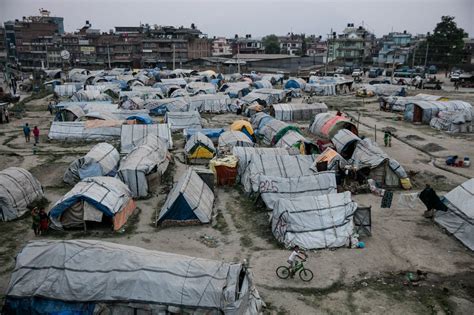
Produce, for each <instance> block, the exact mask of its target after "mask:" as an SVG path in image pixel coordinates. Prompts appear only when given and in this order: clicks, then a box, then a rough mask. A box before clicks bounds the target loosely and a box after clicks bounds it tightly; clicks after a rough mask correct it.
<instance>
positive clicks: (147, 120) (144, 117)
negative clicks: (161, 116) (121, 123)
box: [127, 114, 153, 125]
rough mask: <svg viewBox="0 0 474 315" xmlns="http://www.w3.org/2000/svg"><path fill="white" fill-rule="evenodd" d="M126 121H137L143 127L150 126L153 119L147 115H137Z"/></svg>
mask: <svg viewBox="0 0 474 315" xmlns="http://www.w3.org/2000/svg"><path fill="white" fill-rule="evenodd" d="M127 120H137V121H139V122H140V123H141V124H143V125H152V124H153V119H151V117H150V115H148V114H137V115H132V116H129V117H127Z"/></svg>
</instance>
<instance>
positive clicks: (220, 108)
mask: <svg viewBox="0 0 474 315" xmlns="http://www.w3.org/2000/svg"><path fill="white" fill-rule="evenodd" d="M188 99H189V111H198V112H200V113H226V112H228V111H229V105H230V104H231V103H232V100H231V99H230V97H229V96H228V95H224V94H197V95H195V96H191V97H189V98H188Z"/></svg>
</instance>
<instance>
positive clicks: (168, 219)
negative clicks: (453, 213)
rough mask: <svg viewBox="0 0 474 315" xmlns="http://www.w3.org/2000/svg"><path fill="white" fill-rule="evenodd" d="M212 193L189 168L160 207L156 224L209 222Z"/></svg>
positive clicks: (212, 201)
mask: <svg viewBox="0 0 474 315" xmlns="http://www.w3.org/2000/svg"><path fill="white" fill-rule="evenodd" d="M213 204H214V193H213V192H212V190H211V188H209V186H207V184H206V183H205V182H204V181H203V180H202V179H201V177H199V175H198V174H196V172H195V171H194V170H193V169H192V168H189V169H188V170H187V171H186V173H184V174H183V175H182V176H181V178H180V179H179V180H178V183H176V185H175V186H174V187H173V189H172V190H171V192H170V193H169V194H168V197H167V198H166V202H165V204H164V205H163V207H162V208H161V211H160V215H159V217H158V220H157V221H156V222H157V224H188V223H210V222H211V217H212V207H213Z"/></svg>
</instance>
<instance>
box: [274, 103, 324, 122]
mask: <svg viewBox="0 0 474 315" xmlns="http://www.w3.org/2000/svg"><path fill="white" fill-rule="evenodd" d="M327 111H328V107H327V105H326V104H324V103H313V104H305V103H301V104H291V103H286V104H273V105H272V106H271V107H270V114H271V115H272V116H273V117H275V118H276V119H279V120H282V121H295V120H311V119H313V117H314V116H315V115H317V114H319V113H326V112H327Z"/></svg>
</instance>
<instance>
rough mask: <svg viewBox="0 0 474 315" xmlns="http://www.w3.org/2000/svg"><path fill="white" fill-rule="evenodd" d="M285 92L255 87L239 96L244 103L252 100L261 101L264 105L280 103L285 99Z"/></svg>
mask: <svg viewBox="0 0 474 315" xmlns="http://www.w3.org/2000/svg"><path fill="white" fill-rule="evenodd" d="M285 96H286V92H285V91H283V90H278V89H265V88H263V89H257V90H253V91H252V92H250V93H249V94H247V95H245V96H244V97H242V98H241V101H242V102H243V103H245V104H251V103H253V102H258V103H259V104H260V103H263V104H265V105H267V106H268V105H272V104H276V103H280V102H281V101H283V100H284V99H285Z"/></svg>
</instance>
